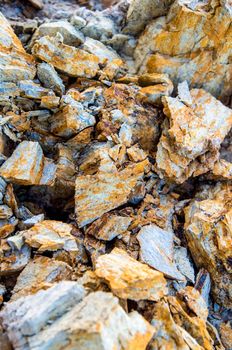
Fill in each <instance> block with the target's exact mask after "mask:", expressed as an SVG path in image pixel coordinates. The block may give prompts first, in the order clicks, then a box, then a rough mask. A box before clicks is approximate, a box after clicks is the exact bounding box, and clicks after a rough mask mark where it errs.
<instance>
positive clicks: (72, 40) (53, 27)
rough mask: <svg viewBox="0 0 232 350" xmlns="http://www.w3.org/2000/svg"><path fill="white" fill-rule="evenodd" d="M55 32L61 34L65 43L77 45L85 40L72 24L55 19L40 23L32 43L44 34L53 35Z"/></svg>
mask: <svg viewBox="0 0 232 350" xmlns="http://www.w3.org/2000/svg"><path fill="white" fill-rule="evenodd" d="M57 33H60V34H61V35H62V37H63V43H64V44H65V45H70V46H79V45H80V44H83V42H84V40H85V38H84V35H83V34H82V33H81V32H80V31H79V30H77V29H76V28H75V27H74V26H72V24H70V23H69V22H67V21H57V22H48V23H43V24H41V26H39V28H38V29H37V30H36V31H35V33H34V35H33V38H32V43H34V42H35V40H38V39H40V38H41V37H43V36H46V35H48V36H50V37H55V36H56V35H57Z"/></svg>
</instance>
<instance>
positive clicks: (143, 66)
mask: <svg viewBox="0 0 232 350" xmlns="http://www.w3.org/2000/svg"><path fill="white" fill-rule="evenodd" d="M133 3H135V1H134V2H132V6H133ZM142 3H143V2H139V1H138V4H139V5H138V6H142ZM165 3H166V2H165ZM148 6H150V3H149V4H148ZM231 16H232V15H231V7H230V3H229V1H221V2H219V3H218V4H216V3H215V2H213V1H207V2H206V3H202V2H201V1H194V2H190V1H187V0H186V1H182V0H177V1H175V2H174V4H173V5H172V6H171V8H170V10H169V12H168V14H167V16H166V17H159V18H157V19H155V20H154V21H152V22H151V23H150V24H149V25H148V26H147V27H146V29H145V31H144V32H143V33H142V34H141V36H140V38H139V41H138V44H137V47H136V50H135V53H134V57H135V61H136V66H137V69H138V70H139V71H140V72H149V73H153V72H155V73H167V74H169V76H170V78H171V80H172V81H173V82H174V83H175V84H177V83H179V82H182V81H183V80H187V81H188V83H189V84H190V86H191V87H202V88H204V89H205V90H207V91H209V92H210V93H211V94H213V95H214V96H216V97H219V98H224V97H226V96H230V94H231V84H230V80H231V63H230V61H229V56H230V55H231V44H230V43H231V27H230V23H231ZM212 28H213V29H212Z"/></svg>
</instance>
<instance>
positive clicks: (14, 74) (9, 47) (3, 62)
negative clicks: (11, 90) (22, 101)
mask: <svg viewBox="0 0 232 350" xmlns="http://www.w3.org/2000/svg"><path fill="white" fill-rule="evenodd" d="M0 27H1V40H0V82H12V83H17V82H18V81H19V80H25V79H33V78H34V76H35V73H36V70H35V62H34V58H33V56H31V55H29V54H27V53H26V51H25V50H24V48H23V46H22V44H21V42H20V40H19V39H18V38H17V36H16V35H15V34H14V32H13V29H12V28H11V26H10V24H9V23H8V22H7V20H6V18H5V17H4V16H3V14H2V13H0Z"/></svg>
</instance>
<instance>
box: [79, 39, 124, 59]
mask: <svg viewBox="0 0 232 350" xmlns="http://www.w3.org/2000/svg"><path fill="white" fill-rule="evenodd" d="M82 49H83V50H85V51H87V52H89V53H91V54H93V55H95V56H97V57H98V59H99V62H100V63H106V62H107V61H109V62H110V61H113V60H116V59H120V57H119V56H118V54H117V53H116V52H115V51H114V50H113V49H110V48H109V47H107V46H105V45H104V44H103V43H101V42H100V41H98V40H95V39H92V38H86V40H85V42H84V44H83V45H82Z"/></svg>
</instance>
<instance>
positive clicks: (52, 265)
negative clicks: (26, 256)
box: [11, 256, 72, 301]
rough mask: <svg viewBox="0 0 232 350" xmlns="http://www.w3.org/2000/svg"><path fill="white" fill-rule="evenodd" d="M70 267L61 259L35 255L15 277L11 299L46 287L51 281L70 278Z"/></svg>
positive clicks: (50, 284)
mask: <svg viewBox="0 0 232 350" xmlns="http://www.w3.org/2000/svg"><path fill="white" fill-rule="evenodd" d="M71 271H72V269H71V267H70V266H69V265H67V264H66V263H64V262H63V261H58V260H55V259H50V258H47V257H45V256H39V257H35V258H34V259H33V260H31V261H30V262H29V264H27V266H26V267H25V268H24V270H23V271H22V272H21V273H20V275H19V276H18V278H17V283H16V285H15V287H14V289H13V291H12V293H13V295H12V297H11V301H13V300H16V299H18V298H21V297H23V296H26V295H30V294H35V293H36V292H38V291H39V290H40V289H48V288H49V287H51V286H52V284H53V283H55V282H59V281H61V280H66V279H70V277H71Z"/></svg>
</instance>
